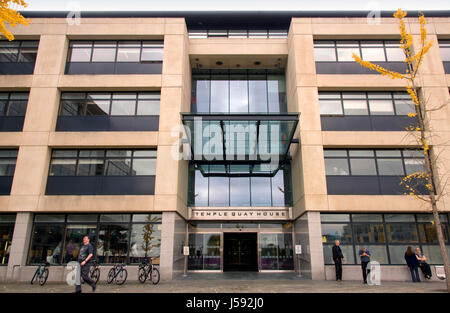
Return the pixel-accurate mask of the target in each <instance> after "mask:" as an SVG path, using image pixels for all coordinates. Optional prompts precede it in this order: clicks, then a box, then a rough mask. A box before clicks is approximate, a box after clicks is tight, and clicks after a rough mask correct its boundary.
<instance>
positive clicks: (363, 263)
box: [361, 262, 370, 283]
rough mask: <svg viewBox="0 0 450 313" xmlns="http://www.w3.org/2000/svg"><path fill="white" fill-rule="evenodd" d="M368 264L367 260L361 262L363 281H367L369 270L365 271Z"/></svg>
mask: <svg viewBox="0 0 450 313" xmlns="http://www.w3.org/2000/svg"><path fill="white" fill-rule="evenodd" d="M368 264H369V262H361V269H362V275H363V279H364V282H365V283H367V274H368V273H369V272H370V270H369V271H367V265H368Z"/></svg>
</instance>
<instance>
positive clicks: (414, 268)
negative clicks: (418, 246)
mask: <svg viewBox="0 0 450 313" xmlns="http://www.w3.org/2000/svg"><path fill="white" fill-rule="evenodd" d="M405 260H406V264H408V267H409V270H410V271H411V277H412V281H413V282H414V283H416V282H417V283H419V282H420V277H419V260H418V259H417V256H416V254H415V253H414V252H413V251H412V248H411V247H408V248H407V249H406V252H405Z"/></svg>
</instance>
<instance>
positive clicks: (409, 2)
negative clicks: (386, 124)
mask: <svg viewBox="0 0 450 313" xmlns="http://www.w3.org/2000/svg"><path fill="white" fill-rule="evenodd" d="M26 1H27V2H28V4H29V5H28V8H27V9H26V10H35V11H36V10H46V11H73V10H80V11H128V10H131V11H138V10H139V11H140V10H144V11H163V10H164V11H199V10H208V11H214V10H229V11H234V10H236V11H243V10H251V11H253V10H256V11H259V10H298V11H302V10H370V11H371V10H396V9H398V8H402V9H406V10H450V0H165V1H161V0H126V1H123V0H67V1H66V0H26Z"/></svg>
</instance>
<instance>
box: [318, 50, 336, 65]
mask: <svg viewBox="0 0 450 313" xmlns="http://www.w3.org/2000/svg"><path fill="white" fill-rule="evenodd" d="M314 60H315V61H316V62H336V50H335V48H314Z"/></svg>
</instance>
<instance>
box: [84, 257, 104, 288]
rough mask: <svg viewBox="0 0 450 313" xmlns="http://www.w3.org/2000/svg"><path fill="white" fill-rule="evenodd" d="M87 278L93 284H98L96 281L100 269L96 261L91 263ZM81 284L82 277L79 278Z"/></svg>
mask: <svg viewBox="0 0 450 313" xmlns="http://www.w3.org/2000/svg"><path fill="white" fill-rule="evenodd" d="M89 277H90V278H91V279H92V280H93V281H94V283H96V284H97V283H98V280H99V279H100V268H99V266H98V263H97V261H93V262H92V266H91V268H90V270H89ZM81 283H83V284H84V279H83V277H81Z"/></svg>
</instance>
